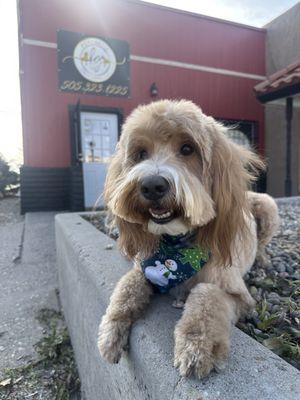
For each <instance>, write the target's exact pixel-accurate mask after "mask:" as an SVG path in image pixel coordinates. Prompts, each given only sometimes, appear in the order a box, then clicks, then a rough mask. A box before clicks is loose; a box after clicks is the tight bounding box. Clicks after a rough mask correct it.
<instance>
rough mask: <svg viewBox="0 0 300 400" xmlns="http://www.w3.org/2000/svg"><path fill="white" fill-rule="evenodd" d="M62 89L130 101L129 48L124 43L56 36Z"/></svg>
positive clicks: (73, 35) (62, 33) (78, 35)
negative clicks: (122, 98)
mask: <svg viewBox="0 0 300 400" xmlns="http://www.w3.org/2000/svg"><path fill="white" fill-rule="evenodd" d="M57 55H58V78H59V89H60V90H61V91H63V92H76V93H85V94H94V95H98V96H119V97H129V94H130V87H129V83H130V81H129V45H128V43H127V42H124V41H123V40H117V39H107V38H100V37H94V36H87V35H83V34H81V33H75V32H68V31H62V30H61V31H58V32H57Z"/></svg>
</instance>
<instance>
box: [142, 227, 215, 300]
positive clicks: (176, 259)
mask: <svg viewBox="0 0 300 400" xmlns="http://www.w3.org/2000/svg"><path fill="white" fill-rule="evenodd" d="M196 235H197V230H195V231H191V232H188V233H186V234H181V235H176V236H172V235H162V237H161V240H160V241H159V244H158V246H157V249H156V250H155V253H154V254H153V255H152V256H151V257H149V258H147V259H145V260H142V261H141V268H142V271H143V272H144V274H145V276H146V279H148V280H149V281H150V282H151V283H152V285H154V286H155V287H156V288H157V289H158V291H159V292H161V293H166V292H168V291H169V290H170V289H171V288H172V287H174V286H177V285H179V284H181V283H183V282H184V281H186V280H188V279H190V278H191V277H192V276H193V275H195V274H196V273H197V272H198V271H200V269H201V268H203V266H204V265H205V264H206V263H207V261H208V259H209V252H208V251H206V250H204V249H203V248H201V247H200V246H199V245H195V244H194V241H195V238H196Z"/></svg>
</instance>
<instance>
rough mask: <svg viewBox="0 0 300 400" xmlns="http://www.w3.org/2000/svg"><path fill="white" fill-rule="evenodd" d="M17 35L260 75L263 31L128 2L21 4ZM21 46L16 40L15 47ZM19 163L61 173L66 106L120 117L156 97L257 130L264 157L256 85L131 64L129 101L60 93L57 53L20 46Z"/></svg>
mask: <svg viewBox="0 0 300 400" xmlns="http://www.w3.org/2000/svg"><path fill="white" fill-rule="evenodd" d="M19 7H20V10H19V14H20V34H22V35H23V37H24V38H26V39H33V40H40V41H45V42H50V43H55V42H56V31H57V30H58V29H65V30H70V31H74V32H82V33H85V34H91V35H96V36H106V37H112V38H116V39H122V40H126V41H128V42H129V44H130V53H131V54H134V55H139V56H146V57H153V58H161V59H167V60H174V61H180V62H185V63H191V64H200V65H205V66H208V67H214V68H222V69H227V70H233V71H238V72H245V73H251V74H257V75H264V74H265V31H264V30H259V29H255V28H253V29H252V28H248V27H244V26H239V25H237V24H231V23H226V22H221V21H217V20H212V19H209V18H205V17H196V16H194V15H192V14H188V13H182V12H174V11H170V10H168V9H163V8H161V7H157V6H150V5H146V4H143V3H141V4H138V3H137V2H132V1H126V0H97V1H93V0H76V1H74V0H72V1H71V0H64V1H61V0H47V1H40V0H20V2H19ZM20 43H22V41H20ZM20 68H21V72H22V73H21V99H22V118H23V137H24V164H25V165H28V166H37V167H43V166H46V167H64V166H68V165H69V163H70V139H69V135H70V133H69V121H68V104H75V103H76V102H77V101H78V98H80V101H81V104H86V105H97V106H100V107H101V106H109V107H120V108H122V109H123V111H124V114H125V116H126V115H127V114H128V113H129V112H130V111H131V110H132V109H133V108H134V107H135V106H136V105H138V104H139V103H146V102H149V101H151V97H150V94H149V87H150V85H151V83H152V82H155V83H156V85H157V87H158V90H159V97H160V98H188V99H191V100H193V101H194V102H196V103H197V104H198V105H200V106H201V107H202V109H203V110H204V112H206V113H207V114H210V115H213V116H215V117H220V118H228V119H246V120H251V121H257V122H258V124H259V146H260V150H261V151H263V130H264V112H263V107H262V106H261V105H260V104H259V103H258V102H257V101H256V99H255V97H254V95H253V92H252V88H253V86H254V85H255V84H256V83H257V81H256V80H253V79H249V78H241V77H236V76H225V75H221V74H215V73H211V72H202V71H195V70H190V69H184V68H178V67H171V66H162V65H156V64H149V63H142V62H138V61H131V66H130V69H131V72H130V75H131V76H130V78H131V98H130V99H124V98H112V97H111V98H107V97H100V96H91V95H84V94H68V93H61V92H59V90H58V83H57V59H56V49H54V48H45V47H37V46H31V45H28V44H23V45H20Z"/></svg>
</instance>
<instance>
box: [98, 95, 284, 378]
mask: <svg viewBox="0 0 300 400" xmlns="http://www.w3.org/2000/svg"><path fill="white" fill-rule="evenodd" d="M226 129H227V128H226V127H224V126H223V125H222V124H220V123H218V122H216V121H215V120H214V119H213V118H212V117H208V116H206V115H204V114H203V113H202V111H201V109H200V108H199V107H197V106H196V105H195V104H193V103H192V102H190V101H186V100H181V101H169V100H162V101H158V102H154V103H151V104H149V105H145V106H140V107H138V108H137V109H136V110H134V111H133V112H132V114H131V115H130V116H129V117H128V118H127V120H126V122H125V124H124V126H123V129H122V135H121V139H120V142H119V143H118V146H117V149H116V152H115V155H114V156H113V159H112V161H111V164H110V166H109V170H108V174H107V178H106V184H105V200H106V203H107V205H108V208H109V210H110V212H111V213H112V216H113V219H114V222H115V223H116V225H117V226H118V228H119V232H120V238H119V245H120V248H121V250H122V251H123V253H124V254H126V256H127V257H129V258H131V259H132V260H134V266H133V269H132V270H131V271H129V272H128V273H127V274H126V275H125V276H123V277H122V279H121V280H120V281H119V283H118V284H117V286H116V288H115V290H114V292H113V294H112V296H111V299H110V304H109V306H108V308H107V311H106V314H105V315H104V316H103V318H102V321H101V324H100V328H99V339H98V347H99V351H100V354H101V355H102V357H103V358H104V359H106V360H107V361H109V362H111V363H116V362H118V361H119V359H120V357H121V354H122V350H123V348H124V346H126V344H127V341H128V335H129V332H130V327H131V325H132V323H133V322H134V321H135V320H136V319H137V318H138V317H139V316H140V315H141V314H142V313H143V311H144V310H145V307H146V306H147V304H148V303H149V301H150V297H151V295H152V293H153V287H152V285H151V284H150V283H149V281H147V280H146V278H145V275H144V274H143V273H142V271H141V268H140V260H141V259H142V258H144V257H147V256H149V255H151V254H152V253H153V251H154V249H155V248H156V245H157V243H158V241H159V238H160V235H162V234H164V233H169V234H174V235H176V234H179V233H185V232H187V231H191V230H196V231H197V236H196V239H195V243H196V244H200V245H201V246H204V247H205V248H207V249H209V251H210V253H211V258H210V260H209V262H208V263H207V264H206V265H205V266H204V268H203V269H202V270H201V271H199V272H198V273H197V274H196V275H195V276H194V277H192V278H190V279H189V280H188V281H186V282H185V283H183V284H182V285H181V286H182V288H181V289H180V290H179V292H180V293H179V295H178V296H179V298H177V300H180V301H179V303H180V302H181V301H182V300H184V301H185V300H186V301H185V305H184V311H183V315H182V317H181V319H180V320H179V322H178V323H177V325H176V328H175V332H174V339H175V352H174V365H175V367H177V368H178V369H179V372H180V374H181V375H182V376H189V375H191V374H195V375H196V376H197V377H203V376H206V375H207V374H209V372H210V371H211V370H212V369H213V368H215V369H220V368H222V367H223V366H224V363H225V361H226V359H227V356H228V352H229V347H230V331H231V326H232V324H235V323H236V322H237V320H238V319H239V317H240V316H241V315H242V314H243V313H245V312H247V311H248V310H249V309H251V307H253V305H254V300H253V299H252V297H251V296H250V294H249V292H248V290H247V288H246V285H245V283H244V281H243V275H244V274H245V273H246V272H247V271H248V270H249V269H250V268H251V266H252V264H253V262H254V260H255V257H256V255H258V257H259V259H260V261H261V262H266V254H265V251H264V249H265V246H266V244H268V242H269V241H270V240H271V238H272V236H273V234H274V232H275V230H276V229H277V226H278V223H279V218H278V210H277V206H276V204H275V202H274V200H273V199H272V198H271V197H269V196H268V195H265V194H258V193H253V192H249V191H248V190H249V187H250V184H251V183H252V182H253V181H254V180H255V177H256V175H257V173H258V171H259V170H260V169H261V168H263V166H264V165H263V162H262V161H261V160H260V159H259V158H258V156H257V155H255V154H254V153H253V152H252V151H249V150H247V149H245V148H243V147H241V146H239V145H237V144H235V143H233V142H232V141H231V140H230V139H229V138H228V137H227V135H226ZM148 176H160V177H163V178H164V180H165V181H167V182H168V185H169V190H168V191H167V193H166V194H164V195H163V196H162V197H161V198H159V199H155V201H154V200H153V199H149V198H147V197H145V195H143V193H142V190H141V182H143V179H145V178H146V177H148ZM153 207H154V208H155V210H163V212H166V211H168V214H165V215H169V214H170V213H172V215H173V217H172V219H171V221H167V222H166V223H158V222H157V220H155V219H154V218H153V212H152V211H151V210H152V209H153ZM157 212H158V211H157ZM177 304H178V303H177Z"/></svg>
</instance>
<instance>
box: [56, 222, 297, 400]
mask: <svg viewBox="0 0 300 400" xmlns="http://www.w3.org/2000/svg"><path fill="white" fill-rule="evenodd" d="M108 244H113V249H111V250H106V246H107V245H108ZM56 245H57V262H58V270H59V286H60V298H61V302H62V306H63V311H64V314H65V317H66V321H67V325H68V328H69V332H70V335H71V340H72V344H73V348H74V351H75V356H76V361H77V366H78V370H79V374H80V379H81V383H82V393H83V399H84V400H161V399H163V400H242V399H247V400H296V399H297V398H299V393H300V373H299V371H298V370H296V369H295V368H294V367H292V366H291V365H289V364H287V363H286V362H285V361H284V360H282V359H281V358H279V357H278V356H276V355H275V354H274V353H271V352H270V351H269V350H268V349H266V348H265V347H263V346H262V345H260V344H259V343H258V342H256V341H255V340H253V339H252V338H250V337H249V336H247V335H246V334H244V333H243V332H241V331H240V330H238V329H237V328H234V329H233V337H232V348H231V352H230V357H229V361H228V365H227V367H226V369H225V370H224V371H223V372H222V373H219V374H217V373H212V374H211V375H210V376H209V377H208V378H206V379H203V380H201V381H200V380H197V379H183V378H181V377H180V376H179V374H178V371H177V370H176V369H175V368H174V367H173V346H174V343H173V331H174V326H175V324H176V321H177V320H178V319H179V318H180V316H181V310H177V309H175V308H173V307H172V306H171V303H172V299H171V298H170V297H169V296H167V295H156V296H155V298H153V300H152V303H151V305H150V307H149V308H148V310H147V312H146V313H145V315H144V316H143V317H142V318H141V319H140V320H139V321H138V322H137V323H136V324H134V326H133V329H132V332H131V335H130V350H129V353H126V354H124V357H122V359H121V361H120V362H119V364H116V365H110V364H108V363H106V362H104V361H103V360H102V359H101V358H100V356H99V352H98V349H97V346H96V342H97V332H98V325H99V321H100V319H101V316H102V315H103V314H104V312H105V309H106V307H107V304H108V302H109V297H110V295H111V293H112V291H113V288H114V287H115V284H116V282H117V281H118V280H119V279H120V277H121V276H122V275H123V274H124V273H126V271H128V269H129V268H130V264H129V263H128V262H127V261H126V260H124V258H122V257H121V256H120V254H119V252H118V250H117V249H116V244H115V242H114V241H113V240H112V239H110V238H109V237H107V236H106V235H104V234H102V233H101V232H99V231H97V230H96V229H95V228H94V227H93V226H92V225H91V224H90V223H88V222H87V221H85V220H83V219H82V218H81V217H80V216H79V215H77V214H61V215H58V216H56Z"/></svg>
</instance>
